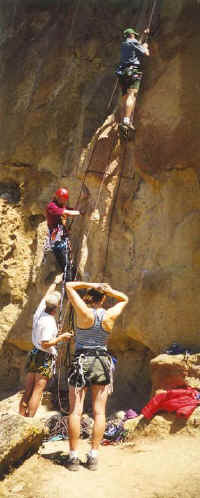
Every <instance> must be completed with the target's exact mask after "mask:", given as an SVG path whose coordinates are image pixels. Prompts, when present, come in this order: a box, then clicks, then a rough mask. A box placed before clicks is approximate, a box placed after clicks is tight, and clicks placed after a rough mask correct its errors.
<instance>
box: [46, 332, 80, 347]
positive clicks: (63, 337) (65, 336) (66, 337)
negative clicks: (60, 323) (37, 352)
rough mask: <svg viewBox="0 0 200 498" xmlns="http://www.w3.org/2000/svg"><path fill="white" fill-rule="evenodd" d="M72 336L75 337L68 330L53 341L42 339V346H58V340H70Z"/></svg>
mask: <svg viewBox="0 0 200 498" xmlns="http://www.w3.org/2000/svg"><path fill="white" fill-rule="evenodd" d="M71 337H73V335H72V334H69V333H68V332H65V333H64V334H61V335H59V336H58V337H56V338H55V339H53V340H52V341H42V342H41V345H42V347H43V348H44V349H48V348H50V347H51V346H56V344H58V342H61V341H64V340H65V341H69V339H71Z"/></svg>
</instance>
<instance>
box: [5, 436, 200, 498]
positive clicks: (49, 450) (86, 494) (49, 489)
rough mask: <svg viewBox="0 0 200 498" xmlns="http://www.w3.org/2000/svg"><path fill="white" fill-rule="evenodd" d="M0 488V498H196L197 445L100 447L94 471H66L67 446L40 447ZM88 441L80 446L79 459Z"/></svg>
mask: <svg viewBox="0 0 200 498" xmlns="http://www.w3.org/2000/svg"><path fill="white" fill-rule="evenodd" d="M39 451H40V454H37V455H33V456H32V457H30V458H29V459H28V460H26V461H25V462H24V463H23V464H22V465H21V466H20V467H19V468H18V469H16V470H14V471H13V472H12V473H11V474H10V475H9V476H7V477H6V478H5V479H4V481H2V482H1V483H0V497H1V498H6V497H10V498H11V497H12V498H16V497H20V498H66V497H67V496H70V498H79V497H82V498H94V497H95V498H102V497H104V496H105V497H109V498H116V497H121V496H123V498H138V497H139V498H199V495H200V475H199V474H200V471H199V467H200V465H199V462H200V441H199V439H198V438H193V437H185V436H171V437H170V438H168V439H166V440H162V441H161V440H159V441H150V440H148V441H147V440H143V441H140V442H138V443H137V444H136V445H134V446H130V445H125V446H124V445H122V446H121V445H118V446H104V447H101V452H100V462H99V469H98V470H97V471H96V472H91V471H89V470H87V469H86V468H84V467H83V466H81V467H80V470H79V471H78V472H70V471H68V470H67V469H66V467H65V465H64V462H65V456H66V454H67V452H68V443H67V442H64V441H59V442H51V443H45V445H44V446H43V447H42V448H40V450H39ZM87 451H88V442H87V441H81V444H80V456H81V459H82V460H84V456H85V453H86V452H87Z"/></svg>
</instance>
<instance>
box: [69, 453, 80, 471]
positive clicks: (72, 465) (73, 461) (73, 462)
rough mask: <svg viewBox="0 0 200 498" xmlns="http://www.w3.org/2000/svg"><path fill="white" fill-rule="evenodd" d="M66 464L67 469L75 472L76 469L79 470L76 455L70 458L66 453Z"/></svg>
mask: <svg viewBox="0 0 200 498" xmlns="http://www.w3.org/2000/svg"><path fill="white" fill-rule="evenodd" d="M66 466H67V468H68V470H72V471H74V472H76V471H77V470H79V466H80V461H79V458H78V457H73V458H70V456H69V455H67V461H66Z"/></svg>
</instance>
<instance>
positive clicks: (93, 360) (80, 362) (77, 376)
mask: <svg viewBox="0 0 200 498" xmlns="http://www.w3.org/2000/svg"><path fill="white" fill-rule="evenodd" d="M110 371H111V357H110V356H109V355H101V354H99V355H98V356H96V355H94V356H87V355H84V354H81V355H75V356H74V359H73V362H72V366H71V369H70V372H69V376H68V381H69V384H70V385H71V386H74V387H84V386H85V387H89V386H91V385H92V384H100V385H104V386H105V385H107V384H110V380H111V376H110ZM83 382H84V383H83Z"/></svg>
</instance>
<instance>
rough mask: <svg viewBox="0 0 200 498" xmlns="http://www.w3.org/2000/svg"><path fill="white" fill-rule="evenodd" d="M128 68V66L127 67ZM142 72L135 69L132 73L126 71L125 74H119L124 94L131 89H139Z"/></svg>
mask: <svg viewBox="0 0 200 498" xmlns="http://www.w3.org/2000/svg"><path fill="white" fill-rule="evenodd" d="M127 70H128V68H127ZM142 76H143V74H142V72H141V71H140V70H135V69H133V72H132V74H131V75H128V74H127V73H126V70H125V71H124V74H123V75H121V76H119V77H118V78H119V84H120V86H121V90H122V95H126V94H127V92H128V90H129V89H133V90H139V88H140V85H141V80H142Z"/></svg>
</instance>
